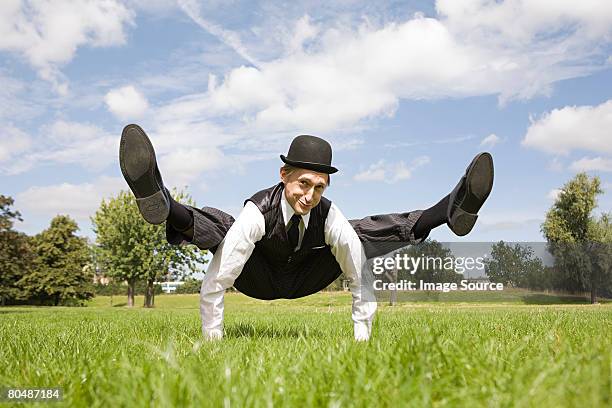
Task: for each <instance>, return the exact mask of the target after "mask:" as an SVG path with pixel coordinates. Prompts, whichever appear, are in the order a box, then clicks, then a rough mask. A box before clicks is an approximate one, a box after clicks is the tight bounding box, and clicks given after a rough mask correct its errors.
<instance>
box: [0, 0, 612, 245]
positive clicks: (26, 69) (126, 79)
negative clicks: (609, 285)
mask: <svg viewBox="0 0 612 408" xmlns="http://www.w3.org/2000/svg"><path fill="white" fill-rule="evenodd" d="M370 3H372V2H360V1H341V2H295V3H292V5H290V6H288V5H286V4H282V3H280V2H246V1H244V2H243V1H224V2H216V1H213V2H206V3H204V2H202V3H199V2H197V1H190V0H185V1H166V0H155V1H142V0H132V1H119V0H106V1H86V0H72V1H69V0H53V1H15V0H9V1H3V2H2V3H1V4H0V58H1V60H0V61H1V63H0V81H1V83H2V87H1V89H0V123H1V125H2V126H1V127H0V129H1V130H0V185H1V186H2V188H1V189H0V193H2V194H5V195H10V196H12V197H14V198H15V200H16V201H15V208H16V209H18V210H19V211H21V213H22V215H23V218H24V222H23V223H19V224H18V225H17V228H18V229H20V230H22V231H25V232H27V233H29V234H34V233H37V232H39V231H41V230H42V229H44V228H46V227H47V226H48V223H49V221H50V219H51V218H52V217H53V216H55V215H56V214H68V215H70V216H72V217H73V218H75V219H76V220H77V221H78V223H79V225H80V227H81V233H82V234H83V235H86V236H89V237H93V232H92V231H91V225H90V221H89V217H90V216H91V215H93V213H94V212H95V210H96V209H97V207H98V205H99V203H100V200H101V199H102V198H104V197H110V196H113V195H115V194H116V193H117V192H118V191H119V190H121V189H126V188H127V185H126V184H125V182H124V181H123V179H122V178H121V174H120V171H119V166H118V142H119V137H120V134H121V130H122V128H123V126H124V125H126V124H127V123H138V124H140V125H141V126H142V127H143V128H144V129H145V130H146V131H147V132H148V133H149V135H150V136H151V139H152V141H153V144H154V145H155V147H156V150H157V152H158V160H159V164H160V169H161V172H162V175H163V177H164V181H165V183H166V184H167V185H168V186H169V187H183V186H186V188H187V190H188V192H189V193H190V194H191V195H192V196H193V197H194V199H195V200H196V202H197V203H198V205H201V206H203V205H206V206H213V207H217V208H220V209H222V210H225V211H227V212H229V213H232V214H234V215H236V214H237V213H238V212H239V211H240V208H241V206H242V202H243V200H244V199H245V198H247V197H249V196H250V195H251V194H253V193H254V192H256V191H258V190H260V189H262V188H266V187H268V186H271V185H273V184H275V183H276V182H277V181H278V168H279V167H280V165H281V162H280V159H279V154H281V153H285V154H286V151H287V148H288V145H289V143H290V141H291V139H292V138H293V137H294V136H296V135H298V134H314V135H318V136H321V137H323V138H325V139H327V140H329V141H330V142H331V143H332V146H333V147H334V164H335V166H336V167H338V168H339V169H340V172H339V173H338V174H337V175H335V176H334V177H333V179H332V185H331V187H330V188H329V189H328V190H327V191H326V194H325V195H326V196H327V197H328V198H330V199H331V200H332V201H334V202H335V203H336V204H338V205H339V207H340V208H341V209H342V211H343V212H344V213H345V215H346V216H347V217H348V218H360V217H363V216H366V215H371V214H376V213H385V212H404V211H409V210H413V209H422V208H426V207H428V206H430V205H433V204H435V203H436V202H437V201H438V200H439V199H440V198H441V197H443V196H444V195H445V194H447V193H448V192H450V190H452V188H453V187H454V185H455V184H456V182H457V180H458V179H459V177H460V176H461V175H462V174H463V172H464V171H465V167H466V165H467V164H468V163H469V162H470V160H471V159H472V157H473V155H474V154H476V153H477V152H479V151H483V150H487V151H490V152H491V153H492V154H493V157H494V161H495V166H496V168H495V171H496V179H495V185H494V189H493V192H492V194H491V197H490V199H489V200H488V201H487V203H486V204H485V206H484V208H483V209H482V211H481V215H480V219H479V222H478V224H477V226H476V228H475V229H474V231H473V232H472V233H471V234H470V235H469V236H468V237H466V238H464V240H470V241H491V240H494V241H497V240H500V239H504V240H508V241H540V240H542V239H543V238H542V236H541V233H540V224H541V223H542V221H543V218H544V215H545V212H546V211H547V209H548V208H549V207H550V206H551V205H552V203H553V201H554V196H555V194H556V191H557V190H558V189H559V188H560V187H561V186H562V185H563V184H564V183H565V182H566V181H567V180H569V179H570V178H571V177H573V175H575V174H576V173H577V172H578V171H587V172H588V173H589V174H591V175H598V176H600V177H601V179H602V183H603V187H604V191H605V193H604V194H603V195H602V196H600V199H599V208H598V209H597V212H603V211H611V210H612V196H611V194H610V192H611V190H612V133H610V129H612V46H611V44H612V3H610V2H609V1H604V0H600V1H596V0H584V1H581V2H550V1H543V0H533V1H519V0H515V1H505V2H498V1H483V0H466V1H455V0H444V1H437V2H429V1H407V2H389V3H387V4H385V5H380V4H376V5H373V4H370ZM431 236H432V237H433V238H435V239H438V240H441V241H447V240H455V239H456V238H455V237H453V235H452V233H451V232H450V231H449V230H448V229H447V228H445V227H442V228H438V229H437V230H435V231H434V232H433V233H432V235H431Z"/></svg>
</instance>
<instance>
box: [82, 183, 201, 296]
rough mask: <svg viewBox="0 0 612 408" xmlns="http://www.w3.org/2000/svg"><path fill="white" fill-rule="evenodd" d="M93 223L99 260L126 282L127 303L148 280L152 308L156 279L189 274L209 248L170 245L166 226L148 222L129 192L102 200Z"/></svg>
mask: <svg viewBox="0 0 612 408" xmlns="http://www.w3.org/2000/svg"><path fill="white" fill-rule="evenodd" d="M175 196H176V197H175V198H176V200H179V201H183V202H186V203H187V204H190V203H191V202H192V200H191V199H190V197H188V196H187V195H186V194H185V193H183V192H179V193H175ZM92 223H93V226H94V231H95V233H96V241H97V259H98V262H100V264H101V265H102V267H103V268H104V269H105V271H106V273H107V274H108V275H109V276H111V277H113V278H115V279H119V280H125V281H127V283H128V306H133V305H134V285H135V283H136V282H137V281H138V280H140V279H144V280H146V282H147V290H146V291H145V307H152V306H153V304H154V299H155V298H154V287H153V283H154V282H155V281H156V280H158V279H159V278H160V277H161V276H163V275H166V274H167V273H169V272H175V273H178V274H182V273H184V274H186V275H189V274H190V273H191V272H192V271H194V270H196V268H197V266H196V265H197V264H198V263H204V262H205V260H204V255H205V254H206V251H199V250H197V249H196V248H195V247H193V246H187V245H180V246H178V245H170V244H168V242H167V241H166V238H165V229H164V226H163V225H151V224H148V223H147V222H146V221H145V220H144V219H143V218H142V216H141V215H140V213H139V212H138V208H137V206H136V199H135V198H134V196H133V195H132V194H130V193H128V192H125V191H122V192H120V193H119V195H118V196H117V197H115V198H111V199H110V200H108V201H106V200H105V201H102V203H101V205H100V208H99V209H98V211H97V212H96V214H95V216H94V217H93V218H92ZM185 269H186V271H185V272H183V271H184V270H185Z"/></svg>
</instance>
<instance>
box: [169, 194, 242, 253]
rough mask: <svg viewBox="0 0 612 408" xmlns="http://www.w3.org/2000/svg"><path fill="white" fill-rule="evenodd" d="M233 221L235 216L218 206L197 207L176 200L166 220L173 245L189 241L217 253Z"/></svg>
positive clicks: (170, 241)
mask: <svg viewBox="0 0 612 408" xmlns="http://www.w3.org/2000/svg"><path fill="white" fill-rule="evenodd" d="M172 201H174V200H172ZM175 212H176V214H175ZM233 223H234V217H232V216H231V215H229V214H227V213H225V212H223V211H221V210H218V209H216V208H212V207H203V208H195V207H191V206H189V205H183V204H180V203H178V202H176V201H174V203H172V205H171V210H170V215H169V217H168V219H167V221H166V239H167V240H168V242H169V243H170V244H173V245H179V244H181V243H182V242H189V243H192V244H194V245H195V246H197V247H198V248H200V249H208V250H210V251H211V252H212V253H215V251H216V250H217V247H218V246H219V244H220V243H221V241H223V238H225V235H226V234H227V231H228V230H229V229H230V227H231V226H232V224H233Z"/></svg>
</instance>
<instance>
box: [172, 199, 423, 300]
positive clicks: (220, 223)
mask: <svg viewBox="0 0 612 408" xmlns="http://www.w3.org/2000/svg"><path fill="white" fill-rule="evenodd" d="M190 210H192V212H193V218H194V222H193V239H192V240H191V243H192V244H194V245H196V246H197V247H198V248H200V249H207V250H210V251H211V252H212V253H215V251H216V250H217V247H218V246H219V244H220V243H221V241H222V240H223V238H225V234H226V233H227V231H228V230H229V228H230V227H231V226H232V224H233V223H234V217H232V216H231V215H229V214H227V213H225V212H223V211H221V210H218V209H216V208H212V207H204V208H202V209H197V208H194V207H190ZM421 213H422V211H412V212H407V213H396V214H381V215H372V216H369V217H365V218H362V219H360V220H349V223H350V224H351V226H352V227H353V229H354V230H355V232H356V233H357V236H358V237H359V239H360V240H361V242H362V244H363V246H364V251H365V253H366V257H367V258H368V259H370V258H374V257H377V256H381V255H384V254H387V253H389V252H391V251H394V250H396V249H399V248H401V247H404V246H406V245H409V244H414V243H417V242H420V241H421V240H423V239H425V238H426V235H425V236H424V237H420V238H419V239H418V240H417V239H416V238H415V237H414V233H413V231H412V229H413V227H414V224H415V223H416V222H417V220H418V219H419V217H420V216H421ZM166 238H167V239H168V242H169V243H171V244H180V243H182V242H184V241H185V237H184V236H183V235H182V234H181V233H180V232H179V231H176V230H175V229H173V228H172V226H171V225H170V223H166ZM341 273H342V271H341V270H340V266H339V265H338V263H337V262H336V260H335V258H334V257H333V255H332V254H331V251H329V250H328V251H325V252H323V253H322V254H321V256H317V257H313V259H312V260H309V261H308V264H307V265H304V266H303V267H302V268H300V269H299V270H294V271H291V273H290V274H285V273H284V271H276V270H273V268H271V267H270V265H269V263H268V262H267V261H266V259H265V258H264V256H263V254H261V253H260V251H259V250H258V248H257V247H255V249H254V250H253V253H252V255H251V257H250V258H249V260H248V261H247V263H246V264H245V265H244V268H243V269H242V272H241V274H240V276H239V277H238V279H236V281H235V283H234V286H235V287H236V289H238V290H239V291H241V292H243V293H244V294H246V295H248V296H251V297H254V298H257V299H278V298H298V297H302V296H307V295H310V294H313V293H316V292H318V291H320V290H322V289H324V288H325V287H327V286H329V284H331V283H332V282H333V281H334V280H335V279H336V278H337V277H338V276H340V274H341Z"/></svg>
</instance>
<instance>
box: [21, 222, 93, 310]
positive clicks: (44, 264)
mask: <svg viewBox="0 0 612 408" xmlns="http://www.w3.org/2000/svg"><path fill="white" fill-rule="evenodd" d="M78 229H79V227H78V226H77V223H76V222H75V221H73V220H72V219H71V218H70V217H68V216H65V215H58V216H56V217H55V218H53V219H52V220H51V225H50V226H49V228H48V229H46V230H44V231H43V232H41V233H40V234H38V235H36V236H35V237H33V238H32V250H33V253H34V262H33V265H32V270H31V272H30V273H29V274H27V275H26V276H24V277H23V278H22V280H21V283H22V285H23V288H24V289H25V290H26V291H27V293H28V297H30V298H31V299H32V300H36V301H38V302H39V303H43V304H45V303H49V302H51V303H52V304H53V305H56V306H57V305H58V304H60V303H67V302H69V301H75V300H76V301H78V302H80V301H83V300H86V299H89V298H91V297H92V296H93V282H92V275H91V273H90V272H88V270H87V268H85V266H86V265H87V263H88V261H89V250H88V247H87V241H86V239H85V238H82V237H77V236H76V235H75V232H76V231H78Z"/></svg>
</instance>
